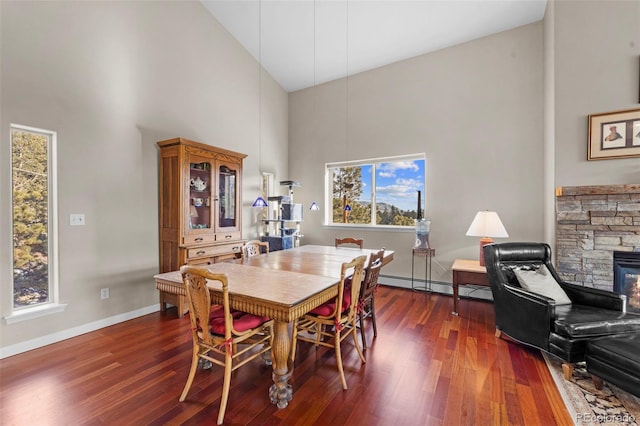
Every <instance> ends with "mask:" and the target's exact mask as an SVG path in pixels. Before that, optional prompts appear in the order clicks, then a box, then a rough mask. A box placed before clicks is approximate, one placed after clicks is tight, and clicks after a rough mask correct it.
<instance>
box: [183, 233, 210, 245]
mask: <svg viewBox="0 0 640 426" xmlns="http://www.w3.org/2000/svg"><path fill="white" fill-rule="evenodd" d="M215 241H216V236H215V234H202V235H185V236H184V238H183V239H182V244H184V245H193V244H204V243H214V242H215Z"/></svg>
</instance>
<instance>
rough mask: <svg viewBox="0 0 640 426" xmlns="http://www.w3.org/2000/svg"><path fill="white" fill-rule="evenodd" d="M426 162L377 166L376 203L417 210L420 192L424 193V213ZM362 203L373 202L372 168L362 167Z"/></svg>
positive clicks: (423, 201) (418, 161)
mask: <svg viewBox="0 0 640 426" xmlns="http://www.w3.org/2000/svg"><path fill="white" fill-rule="evenodd" d="M424 164H425V161H424V160H413V161H395V162H388V163H377V164H376V194H377V198H376V202H378V203H387V204H393V205H394V206H396V207H398V208H399V209H401V210H415V209H416V206H417V204H418V192H417V191H418V190H420V191H422V208H423V211H424V205H425V197H424V196H425V192H424ZM361 169H362V181H363V183H364V185H363V191H362V197H361V200H362V201H371V185H372V183H371V182H372V179H371V173H372V169H373V168H372V166H370V165H366V166H362V167H361Z"/></svg>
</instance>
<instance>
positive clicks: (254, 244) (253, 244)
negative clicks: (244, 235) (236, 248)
mask: <svg viewBox="0 0 640 426" xmlns="http://www.w3.org/2000/svg"><path fill="white" fill-rule="evenodd" d="M262 253H269V243H268V242H266V241H259V240H251V241H247V242H246V243H244V245H243V246H242V258H243V259H246V258H249V257H253V256H257V255H259V254H262Z"/></svg>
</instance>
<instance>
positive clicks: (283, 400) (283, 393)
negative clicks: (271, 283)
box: [269, 320, 293, 408]
mask: <svg viewBox="0 0 640 426" xmlns="http://www.w3.org/2000/svg"><path fill="white" fill-rule="evenodd" d="M273 332H274V336H273V344H272V345H271V360H272V361H273V373H272V375H271V377H272V378H273V385H271V387H270V388H269V399H270V400H271V403H272V404H276V405H277V406H278V408H285V407H286V406H287V405H288V404H289V401H291V398H292V397H293V388H292V387H291V385H290V384H289V383H288V382H289V378H290V377H291V374H292V373H293V362H291V356H290V355H291V338H290V337H289V330H288V328H287V323H286V322H283V321H278V320H276V321H275V323H274V325H273Z"/></svg>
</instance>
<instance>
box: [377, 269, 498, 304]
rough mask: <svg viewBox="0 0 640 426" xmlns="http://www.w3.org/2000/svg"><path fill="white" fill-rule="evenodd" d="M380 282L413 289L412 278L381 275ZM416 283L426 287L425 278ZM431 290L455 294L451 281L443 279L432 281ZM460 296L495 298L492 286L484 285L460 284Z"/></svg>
mask: <svg viewBox="0 0 640 426" xmlns="http://www.w3.org/2000/svg"><path fill="white" fill-rule="evenodd" d="M378 282H379V283H380V284H382V285H388V286H391V287H400V288H406V289H409V290H411V278H404V277H392V276H389V275H380V278H379V279H378ZM414 285H415V286H416V287H417V286H419V287H420V288H421V289H424V287H425V283H424V280H418V281H415V282H414ZM431 291H433V292H434V293H441V294H451V295H453V287H452V286H451V283H446V282H442V281H432V282H431ZM459 296H460V297H470V298H473V299H483V300H493V294H492V293H491V287H484V286H460V287H459Z"/></svg>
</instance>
